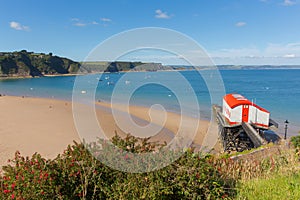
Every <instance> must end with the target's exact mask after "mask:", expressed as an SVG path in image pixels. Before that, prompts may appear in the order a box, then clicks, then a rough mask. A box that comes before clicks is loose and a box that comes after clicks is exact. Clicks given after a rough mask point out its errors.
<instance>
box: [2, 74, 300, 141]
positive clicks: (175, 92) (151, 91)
mask: <svg viewBox="0 0 300 200" xmlns="http://www.w3.org/2000/svg"><path fill="white" fill-rule="evenodd" d="M178 73H180V74H179V75H178ZM201 73H204V74H206V75H210V73H211V72H210V71H202V72H201ZM220 73H221V77H222V79H223V82H224V87H225V93H239V94H242V95H243V96H245V97H246V98H248V99H249V100H252V101H253V102H255V103H256V104H258V105H260V106H261V107H263V108H265V109H267V110H269V111H270V113H271V117H272V118H273V119H275V120H276V121H277V122H279V124H280V127H281V128H280V129H279V130H278V132H279V133H283V127H284V124H283V121H284V120H285V119H288V120H289V121H290V125H289V127H290V128H289V133H290V134H291V135H296V134H297V131H299V130H300V107H299V103H300V70H294V69H293V70H283V69H280V70H223V71H222V70H221V71H220ZM179 76H182V77H181V79H180V77H179ZM212 76H213V75H212ZM75 78H76V76H61V77H42V78H32V79H11V80H1V81H0V93H1V94H6V95H15V96H32V97H44V98H56V99H64V100H72V92H73V85H74V81H75ZM182 78H183V79H182ZM211 78H212V79H213V78H214V77H211ZM81 80H84V85H83V86H82V88H83V89H82V91H79V92H82V95H85V94H86V93H89V92H90V89H91V88H92V87H93V85H94V84H98V86H97V92H96V97H95V100H101V101H108V102H109V101H110V100H111V96H112V94H113V93H114V94H116V95H115V96H114V99H115V100H116V101H119V102H122V103H124V102H123V101H124V99H126V97H127V96H128V95H126V94H127V90H128V89H134V91H133V93H132V95H130V98H129V102H130V104H133V105H141V106H151V105H154V104H160V105H162V106H163V107H164V108H165V109H166V110H169V111H173V112H180V110H181V109H185V110H187V111H189V114H190V115H191V116H196V115H197V113H195V112H198V111H197V110H195V109H194V108H193V106H192V105H193V104H192V101H191V103H190V102H189V97H190V96H191V95H193V93H195V95H196V97H197V100H198V103H199V105H200V110H201V111H200V115H201V118H202V119H210V112H211V104H212V103H218V104H221V102H222V99H221V97H222V94H223V93H221V92H220V91H219V88H218V87H217V86H216V88H210V89H212V90H214V92H216V94H217V97H218V99H217V100H216V101H215V102H211V98H210V94H209V91H208V89H207V87H206V84H205V82H204V81H203V79H202V77H201V75H200V74H199V73H198V72H197V71H181V72H175V71H174V72H173V71H159V72H134V73H113V74H94V75H87V76H84V77H81ZM189 84H190V85H189ZM136 86H139V87H138V88H135V87H136ZM171 86H172V87H171ZM210 91H211V90H210ZM176 96H177V97H176ZM181 97H183V99H184V101H183V105H180V102H181V99H182V98H181ZM191 99H192V98H191Z"/></svg>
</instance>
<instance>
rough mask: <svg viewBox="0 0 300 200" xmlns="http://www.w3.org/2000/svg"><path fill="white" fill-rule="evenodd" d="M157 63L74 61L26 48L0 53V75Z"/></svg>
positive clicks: (156, 66) (150, 67)
mask: <svg viewBox="0 0 300 200" xmlns="http://www.w3.org/2000/svg"><path fill="white" fill-rule="evenodd" d="M163 69H164V67H163V66H162V64H160V63H142V62H123V61H122V62H121V61H115V62H99V61H97V62H82V63H79V62H75V61H73V60H71V59H68V58H63V57H59V56H55V55H53V54H52V53H49V54H45V53H34V52H28V51H26V50H22V51H15V52H0V77H39V76H44V75H63V74H77V73H98V72H121V71H156V70H163Z"/></svg>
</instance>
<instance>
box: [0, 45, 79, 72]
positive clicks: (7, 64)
mask: <svg viewBox="0 0 300 200" xmlns="http://www.w3.org/2000/svg"><path fill="white" fill-rule="evenodd" d="M79 67H80V63H78V62H75V61H72V60H70V59H68V58H62V57H58V56H54V55H52V53H49V54H44V53H34V52H27V51H26V50H22V51H19V52H18V51H15V52H0V76H2V77H15V76H17V77H22V76H24V77H28V76H31V77H35V76H43V75H53V74H68V73H76V72H77V71H78V69H79Z"/></svg>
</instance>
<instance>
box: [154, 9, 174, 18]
mask: <svg viewBox="0 0 300 200" xmlns="http://www.w3.org/2000/svg"><path fill="white" fill-rule="evenodd" d="M155 13H156V15H155V17H156V18H159V19H169V18H171V17H172V16H171V15H168V13H167V12H163V11H161V10H160V9H157V10H156V11H155Z"/></svg>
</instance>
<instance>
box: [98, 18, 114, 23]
mask: <svg viewBox="0 0 300 200" xmlns="http://www.w3.org/2000/svg"><path fill="white" fill-rule="evenodd" d="M100 20H101V21H103V22H111V21H112V20H111V19H109V18H105V17H103V18H101V19H100Z"/></svg>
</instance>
